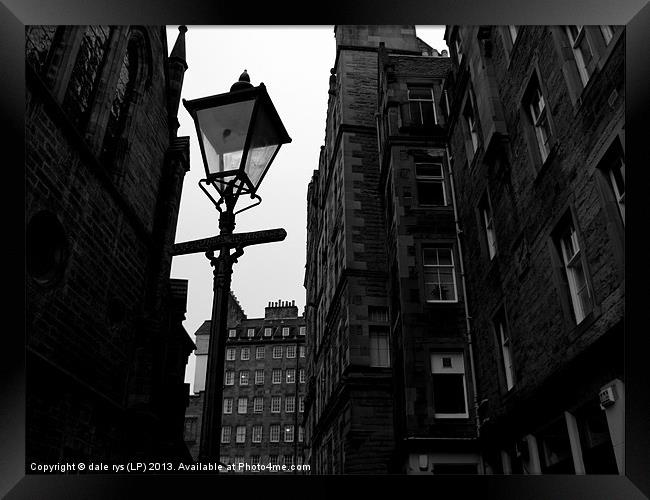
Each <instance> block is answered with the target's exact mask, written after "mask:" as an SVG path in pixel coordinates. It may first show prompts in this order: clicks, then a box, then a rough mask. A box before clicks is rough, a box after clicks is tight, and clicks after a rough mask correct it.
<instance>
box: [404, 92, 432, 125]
mask: <svg viewBox="0 0 650 500" xmlns="http://www.w3.org/2000/svg"><path fill="white" fill-rule="evenodd" d="M407 93H408V101H409V123H410V125H415V126H420V125H423V126H425V127H426V126H431V125H435V124H436V122H437V117H436V107H435V104H434V100H433V89H432V88H431V87H421V86H420V87H416V86H409V87H408V89H407Z"/></svg>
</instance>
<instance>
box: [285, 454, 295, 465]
mask: <svg viewBox="0 0 650 500" xmlns="http://www.w3.org/2000/svg"><path fill="white" fill-rule="evenodd" d="M284 465H286V466H287V467H291V466H292V465H293V455H285V456H284Z"/></svg>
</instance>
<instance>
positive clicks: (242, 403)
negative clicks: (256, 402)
mask: <svg viewBox="0 0 650 500" xmlns="http://www.w3.org/2000/svg"><path fill="white" fill-rule="evenodd" d="M247 414H248V398H237V415H247Z"/></svg>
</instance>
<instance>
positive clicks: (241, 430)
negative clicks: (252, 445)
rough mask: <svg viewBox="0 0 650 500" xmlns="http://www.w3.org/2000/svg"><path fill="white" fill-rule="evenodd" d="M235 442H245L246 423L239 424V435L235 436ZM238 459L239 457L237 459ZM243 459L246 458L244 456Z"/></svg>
mask: <svg viewBox="0 0 650 500" xmlns="http://www.w3.org/2000/svg"><path fill="white" fill-rule="evenodd" d="M235 442H237V443H245V442H246V426H245V425H238V426H237V437H236V438H235ZM235 460H237V459H235ZM241 460H242V461H243V460H244V459H243V458H242V459H241Z"/></svg>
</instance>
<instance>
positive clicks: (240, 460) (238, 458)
mask: <svg viewBox="0 0 650 500" xmlns="http://www.w3.org/2000/svg"><path fill="white" fill-rule="evenodd" d="M232 463H233V464H236V465H239V464H242V465H243V464H244V457H243V455H237V456H236V457H235V458H233V460H232Z"/></svg>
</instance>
